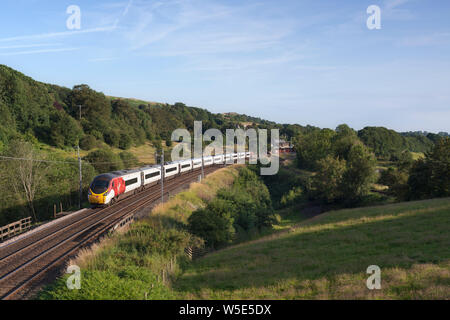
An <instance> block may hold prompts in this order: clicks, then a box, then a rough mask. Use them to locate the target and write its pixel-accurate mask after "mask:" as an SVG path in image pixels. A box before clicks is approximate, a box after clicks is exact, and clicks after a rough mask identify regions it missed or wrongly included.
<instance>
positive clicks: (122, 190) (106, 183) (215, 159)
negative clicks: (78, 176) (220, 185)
mask: <svg viewBox="0 0 450 320" xmlns="http://www.w3.org/2000/svg"><path fill="white" fill-rule="evenodd" d="M252 156H253V155H252V153H251V152H239V153H229V154H220V155H215V156H207V157H203V159H202V158H194V159H186V160H178V161H172V162H166V163H165V164H164V165H163V166H161V165H153V166H145V167H141V168H138V169H132V170H120V171H114V172H109V173H103V174H100V175H98V176H96V177H95V178H94V180H93V181H92V183H91V184H90V186H89V192H88V200H89V203H90V204H91V206H93V207H98V206H103V207H104V206H110V205H113V204H114V203H116V202H117V201H119V200H121V199H122V198H125V197H127V196H129V195H133V194H137V193H138V192H141V191H143V190H145V189H147V188H149V187H151V186H154V185H156V184H158V183H160V182H161V176H162V175H161V168H163V176H164V181H166V180H170V179H173V178H175V177H177V176H180V175H183V174H186V173H188V172H191V171H195V170H200V169H201V167H202V162H203V167H209V166H212V165H224V164H233V163H235V162H236V161H237V160H238V159H250V158H251V157H252Z"/></svg>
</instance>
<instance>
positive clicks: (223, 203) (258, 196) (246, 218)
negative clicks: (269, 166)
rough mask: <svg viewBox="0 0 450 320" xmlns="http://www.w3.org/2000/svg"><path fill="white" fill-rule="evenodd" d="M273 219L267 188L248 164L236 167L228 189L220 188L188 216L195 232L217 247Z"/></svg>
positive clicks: (243, 235)
mask: <svg viewBox="0 0 450 320" xmlns="http://www.w3.org/2000/svg"><path fill="white" fill-rule="evenodd" d="M274 221H275V216H274V213H273V209H272V202H271V199H270V194H269V191H268V190H267V187H266V186H265V185H264V183H263V182H262V181H261V180H260V179H259V177H258V176H257V175H256V174H255V173H254V172H253V171H251V170H249V169H248V168H241V169H240V170H239V177H238V178H237V179H236V180H235V182H234V184H233V186H232V188H231V189H229V190H228V189H221V190H219V191H218V192H217V197H216V198H215V199H213V200H212V201H210V202H209V203H208V204H207V206H206V208H204V209H200V210H197V211H195V212H194V213H193V214H192V215H191V217H190V218H189V219H188V225H189V227H188V229H189V231H190V232H191V233H193V234H194V235H196V236H198V237H200V238H203V239H204V240H206V242H207V244H208V245H211V246H214V247H217V246H220V245H224V244H227V243H229V242H231V240H232V239H233V237H234V235H235V234H236V235H237V236H238V238H239V237H240V238H243V237H246V235H248V234H255V233H257V232H260V231H261V230H262V229H263V228H269V227H271V226H272V224H273V222H274Z"/></svg>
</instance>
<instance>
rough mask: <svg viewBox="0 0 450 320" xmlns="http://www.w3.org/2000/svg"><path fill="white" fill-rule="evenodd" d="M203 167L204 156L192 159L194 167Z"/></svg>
mask: <svg viewBox="0 0 450 320" xmlns="http://www.w3.org/2000/svg"><path fill="white" fill-rule="evenodd" d="M201 167H202V158H195V159H192V169H198V168H201Z"/></svg>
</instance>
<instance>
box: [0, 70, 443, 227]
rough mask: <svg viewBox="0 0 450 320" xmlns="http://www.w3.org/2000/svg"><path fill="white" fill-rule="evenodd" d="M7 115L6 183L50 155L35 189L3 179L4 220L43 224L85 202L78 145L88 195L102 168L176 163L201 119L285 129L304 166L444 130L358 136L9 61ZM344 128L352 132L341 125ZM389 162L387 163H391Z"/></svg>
mask: <svg viewBox="0 0 450 320" xmlns="http://www.w3.org/2000/svg"><path fill="white" fill-rule="evenodd" d="M80 117H81V119H80ZM0 118H1V119H2V122H1V123H0V156H1V157H3V158H2V161H0V169H1V170H0V178H1V180H2V181H4V182H6V181H16V180H17V176H18V173H17V172H18V170H19V171H20V170H24V167H23V165H24V163H25V162H23V161H19V160H18V159H23V158H30V157H32V158H33V159H39V160H45V162H39V163H33V167H32V171H31V172H34V176H33V177H32V178H33V179H32V181H34V182H33V183H32V184H33V188H32V189H33V192H31V194H30V192H29V190H28V189H26V188H24V187H23V183H22V185H20V184H17V185H15V186H14V188H11V185H10V184H7V183H2V184H0V192H1V193H2V195H3V201H2V202H1V203H0V225H4V224H6V223H8V222H12V221H16V220H18V219H20V218H22V217H27V216H29V215H31V214H32V215H33V216H35V215H36V220H38V221H42V220H46V219H49V218H50V217H51V216H52V215H53V208H54V205H55V204H59V203H62V205H63V207H64V210H66V209H67V210H72V209H74V207H75V206H76V207H78V185H79V182H78V177H79V173H78V165H77V163H76V161H75V160H76V155H77V152H76V146H77V145H78V144H79V146H80V148H81V149H82V150H81V153H80V154H81V156H82V157H83V166H82V168H83V170H82V171H83V188H84V192H85V193H86V192H87V188H88V186H89V183H90V181H91V179H92V177H93V176H95V175H96V174H98V173H102V172H108V171H114V170H120V169H125V168H131V167H133V166H136V165H139V164H151V163H154V161H155V154H154V153H155V151H158V153H159V154H160V151H161V150H162V149H163V148H164V149H165V150H166V158H165V159H166V160H170V157H169V154H170V152H169V151H170V148H171V147H173V145H174V144H173V143H172V142H171V141H170V140H171V133H172V132H173V131H174V130H175V129H177V128H186V129H188V130H189V131H190V132H192V131H193V125H194V121H202V123H203V130H207V129H209V128H217V129H219V130H221V132H222V133H225V130H226V129H233V128H243V127H245V128H247V129H248V128H255V129H279V132H280V136H281V137H282V138H284V139H286V140H291V141H293V142H294V145H296V147H297V148H298V149H299V152H298V154H299V161H298V163H299V164H300V165H303V164H307V165H308V163H309V165H308V168H313V167H315V166H316V164H315V162H316V161H317V160H320V159H321V158H323V157H324V156H326V155H327V153H330V152H331V151H333V152H334V153H336V154H337V155H339V156H341V158H345V157H342V155H341V154H343V155H344V156H345V154H347V153H348V150H347V148H348V145H349V143H350V144H353V143H360V142H362V143H364V144H365V145H366V146H367V147H368V148H369V149H370V150H369V151H370V152H375V153H376V154H377V156H378V157H379V158H383V159H384V160H386V161H398V160H401V159H403V156H404V155H405V152H404V151H407V150H409V151H415V152H420V153H423V152H425V151H428V150H430V149H431V147H432V146H434V145H435V142H436V141H439V139H440V137H441V136H442V135H445V133H440V135H433V134H431V133H427V134H426V135H425V134H423V133H420V134H419V133H405V134H400V133H398V132H395V131H393V130H389V129H386V128H382V127H376V128H375V127H367V128H364V129H362V130H360V131H359V132H357V133H356V131H354V130H353V129H351V128H349V127H348V126H346V125H341V126H339V127H338V128H336V130H331V129H320V128H317V127H313V126H309V125H307V126H302V125H299V124H292V125H291V124H278V123H275V122H272V121H267V120H263V119H260V118H257V117H251V116H247V115H241V114H237V113H233V112H229V113H224V114H214V113H211V112H209V111H207V110H205V109H202V108H197V107H190V106H186V105H185V104H183V103H181V102H178V103H175V104H173V105H170V104H163V103H157V102H146V101H142V100H138V99H133V98H116V97H111V96H105V95H104V94H103V93H101V92H97V91H95V90H94V89H92V88H90V87H89V86H88V85H86V84H80V85H76V86H74V87H73V88H72V89H69V88H64V87H60V86H57V85H53V84H46V83H42V82H38V81H35V80H33V79H32V78H30V77H27V76H26V75H24V74H22V73H20V72H18V71H16V70H13V69H11V68H9V67H7V66H5V65H0ZM343 127H344V128H347V129H345V130H341V129H342V128H343ZM348 132H350V133H351V136H350V138H349V136H347V133H348ZM336 142H338V143H336ZM163 144H164V145H163ZM335 145H336V146H337V147H338V148H336V150H331V149H333V148H330V146H335ZM300 150H302V152H300ZM330 150H331V151H330ZM303 151H305V152H303ZM407 154H408V152H406V155H407ZM419 156H420V154H419ZM11 158H13V159H14V160H11ZM345 159H346V158H345ZM389 165H390V163H383V166H385V167H388V166H389ZM30 195H31V196H32V197H31V198H30V197H29V196H30ZM83 199H86V197H85V196H84V197H83ZM30 211H31V212H30ZM34 211H36V214H35V212H34Z"/></svg>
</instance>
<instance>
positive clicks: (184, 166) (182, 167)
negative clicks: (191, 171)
mask: <svg viewBox="0 0 450 320" xmlns="http://www.w3.org/2000/svg"><path fill="white" fill-rule="evenodd" d="M190 166H191V164H190V163H189V164H184V165H182V166H181V169H184V168H187V167H190Z"/></svg>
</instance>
